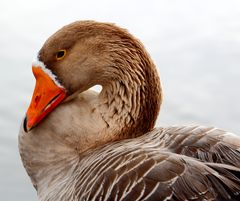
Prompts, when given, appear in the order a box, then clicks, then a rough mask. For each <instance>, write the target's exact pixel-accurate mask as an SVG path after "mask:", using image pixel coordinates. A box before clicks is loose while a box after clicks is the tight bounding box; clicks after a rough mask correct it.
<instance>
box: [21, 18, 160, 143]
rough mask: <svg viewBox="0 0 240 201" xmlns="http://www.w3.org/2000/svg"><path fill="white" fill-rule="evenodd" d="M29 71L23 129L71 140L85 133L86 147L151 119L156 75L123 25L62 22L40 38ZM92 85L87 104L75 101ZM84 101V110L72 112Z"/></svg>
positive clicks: (136, 131)
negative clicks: (31, 82)
mask: <svg viewBox="0 0 240 201" xmlns="http://www.w3.org/2000/svg"><path fill="white" fill-rule="evenodd" d="M32 70H33V74H34V76H35V78H36V85H35V90H34V93H33V96H32V100H31V103H30V106H29V108H28V110H27V113H26V117H25V120H24V123H23V128H24V131H25V133H30V134H31V133H37V132H39V133H40V132H41V131H42V130H43V129H46V128H47V129H49V130H52V131H54V132H55V133H56V135H59V136H64V135H65V136H64V139H66V133H71V136H72V138H73V139H84V136H83V134H82V133H84V134H85V136H86V134H87V135H88V134H89V135H88V136H92V137H91V138H90V137H88V139H87V140H85V143H86V141H87V142H88V143H89V146H90V147H91V141H94V140H96V139H98V138H99V139H100V138H101V139H105V140H103V143H105V142H107V141H114V140H119V139H122V138H132V137H135V136H138V135H142V134H143V133H145V132H147V131H149V130H151V129H152V128H153V126H154V124H155V121H156V118H157V115H158V112H159V108H160V104H161V87H160V82H159V77H158V74H157V71H156V68H155V65H154V64H153V62H152V60H151V58H150V57H149V55H148V53H147V52H146V50H145V48H144V47H143V45H142V44H141V42H140V41H139V40H137V39H136V38H135V37H133V36H132V35H131V34H129V33H128V32H127V31H126V30H125V29H122V28H119V27H117V26H115V25H113V24H108V23H98V22H94V21H78V22H74V23H72V24H69V25H67V26H64V27H63V28H62V29H60V30H59V31H57V32H56V33H55V34H53V35H52V36H51V37H50V38H49V39H48V40H47V41H46V42H45V44H44V45H43V47H42V48H41V49H40V51H39V54H38V56H37V60H36V61H35V62H34V63H33V65H32ZM95 85H101V86H102V91H101V92H100V93H99V94H97V95H93V96H91V98H89V99H87V102H88V103H87V104H88V105H87V106H86V104H85V103H83V104H81V100H82V99H81V98H79V95H80V96H81V94H84V93H85V92H86V91H87V90H88V89H89V88H91V87H93V86H95ZM88 97H89V96H88ZM80 99H81V100H80ZM85 100H86V98H85ZM76 105H77V106H78V108H77V107H75V106H76ZM88 106H89V108H90V109H89V110H88V111H85V112H81V111H79V112H76V111H78V109H79V110H80V108H82V111H83V108H84V107H88ZM67 108H68V109H67ZM70 108H71V109H70ZM74 108H75V109H74ZM85 109H86V108H85ZM76 113H78V114H76ZM90 113H91V114H90ZM94 115H95V116H94ZM76 116H77V117H76ZM76 118H77V119H78V120H76V121H75V119H76ZM93 119H96V125H97V126H94V124H95V123H94V122H93ZM53 122H54V123H53ZM66 122H67V123H66ZM76 122H77V123H76ZM81 122H85V123H82V124H81ZM86 122H92V123H91V124H86ZM98 122H101V123H98ZM74 124H75V125H74ZM83 124H85V125H83ZM77 127H78V128H77ZM81 127H84V129H82V131H81ZM83 131H84V132H83ZM63 132H65V133H63ZM61 133H63V134H62V135H61ZM93 133H94V135H93ZM101 134H102V135H101ZM40 135H41V134H40ZM67 135H68V138H69V134H67ZM76 136H78V137H77V138H76ZM70 141H71V139H70ZM76 141H78V140H76ZM100 141H101V140H98V142H100ZM78 144H79V142H78ZM95 144H96V143H95ZM100 144H101V143H100ZM89 146H87V147H89Z"/></svg>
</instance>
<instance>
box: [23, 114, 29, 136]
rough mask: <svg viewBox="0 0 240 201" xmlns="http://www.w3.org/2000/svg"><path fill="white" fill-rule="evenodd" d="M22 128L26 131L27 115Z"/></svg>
mask: <svg viewBox="0 0 240 201" xmlns="http://www.w3.org/2000/svg"><path fill="white" fill-rule="evenodd" d="M23 130H24V131H25V132H26V133H27V132H28V130H27V116H25V118H24V120H23Z"/></svg>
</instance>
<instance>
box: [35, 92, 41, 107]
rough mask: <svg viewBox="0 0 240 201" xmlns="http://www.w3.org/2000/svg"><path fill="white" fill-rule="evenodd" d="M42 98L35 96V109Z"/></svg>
mask: <svg viewBox="0 0 240 201" xmlns="http://www.w3.org/2000/svg"><path fill="white" fill-rule="evenodd" d="M40 98H41V95H36V96H35V99H34V103H35V107H36V106H37V104H38V102H39V100H40Z"/></svg>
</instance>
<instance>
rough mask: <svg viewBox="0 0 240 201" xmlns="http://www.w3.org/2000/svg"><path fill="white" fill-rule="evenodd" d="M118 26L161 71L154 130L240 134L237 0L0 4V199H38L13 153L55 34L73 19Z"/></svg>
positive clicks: (11, 1) (239, 15)
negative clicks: (43, 50) (46, 45)
mask: <svg viewBox="0 0 240 201" xmlns="http://www.w3.org/2000/svg"><path fill="white" fill-rule="evenodd" d="M81 19H82V20H83V19H95V20H98V21H107V22H115V23H116V24H118V25H120V26H122V27H125V28H127V29H128V30H129V31H130V32H131V33H133V34H134V35H135V36H137V37H138V38H140V39H141V41H142V42H143V43H144V44H145V46H146V48H147V50H148V51H149V53H150V54H151V55H152V58H153V60H154V61H155V63H156V65H157V66H158V69H159V72H160V73H161V79H162V83H163V87H164V104H163V106H162V110H161V113H160V117H159V120H158V123H157V125H158V126H167V125H173V124H174V125H176V124H177V125H182V124H184V125H192V124H202V125H209V126H216V127H220V128H222V129H226V130H229V131H232V132H235V133H240V125H239V120H240V104H239V103H240V89H239V88H240V2H239V1H237V0H236V1H234V0H232V1H227V0H226V1H220V0H212V1H207V0H201V1H190V0H189V1H186V0H182V1H176V0H169V1H157V0H155V1H154V0H152V1H139V0H138V1H137V0H133V1H127V0H121V1H110V0H108V1H107V0H102V1H92V0H90V1H87V3H86V2H85V3H83V2H80V1H63V0H58V1H56V0H53V1H47V0H42V1H30V0H26V1H24V3H23V1H17V0H16V1H14V0H2V1H1V2H0V27H1V32H0V36H1V37H0V45H1V48H0V68H1V73H0V93H1V98H0V128H1V133H0V178H1V179H0V195H1V198H0V199H1V200H4V201H5V200H6V201H14V200H19V201H27V200H36V199H37V197H36V192H35V191H34V189H33V187H32V186H31V183H30V180H29V178H28V176H27V175H26V173H25V170H24V169H23V167H22V163H21V160H20V158H19V153H18V148H17V146H18V145H17V136H18V129H19V125H20V122H21V119H22V117H23V116H24V113H25V111H26V109H27V106H28V104H29V101H30V99H31V95H32V91H33V88H34V78H33V75H32V73H31V62H32V59H33V58H34V57H35V56H36V52H37V51H38V50H39V48H40V47H41V45H42V43H43V42H44V41H45V40H46V39H47V38H48V37H49V36H50V35H51V34H52V33H53V32H55V31H56V30H57V29H59V28H60V27H62V26H63V25H65V24H68V23H70V22H73V21H76V20H81Z"/></svg>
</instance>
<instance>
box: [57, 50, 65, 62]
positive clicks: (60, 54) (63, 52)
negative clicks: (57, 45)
mask: <svg viewBox="0 0 240 201" xmlns="http://www.w3.org/2000/svg"><path fill="white" fill-rule="evenodd" d="M65 55H66V50H59V51H58V52H57V54H56V59H57V60H60V59H63V57H65Z"/></svg>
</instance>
